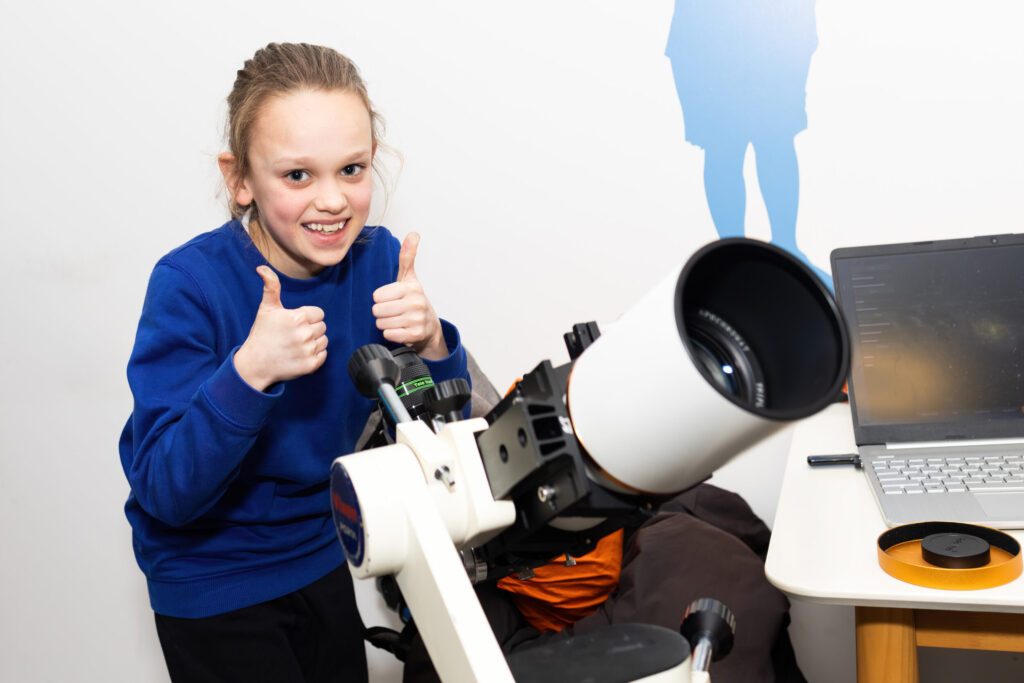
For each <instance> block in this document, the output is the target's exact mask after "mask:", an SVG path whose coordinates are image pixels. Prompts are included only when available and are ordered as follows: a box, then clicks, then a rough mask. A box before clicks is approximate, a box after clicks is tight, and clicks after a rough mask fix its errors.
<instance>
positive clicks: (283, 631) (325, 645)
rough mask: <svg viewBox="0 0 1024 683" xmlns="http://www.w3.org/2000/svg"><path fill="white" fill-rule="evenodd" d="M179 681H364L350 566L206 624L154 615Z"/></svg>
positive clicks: (360, 627) (176, 682) (166, 655)
mask: <svg viewBox="0 0 1024 683" xmlns="http://www.w3.org/2000/svg"><path fill="white" fill-rule="evenodd" d="M156 630H157V634H158V635H159V637H160V646H161V647H162V648H163V651H164V659H165V660H166V661H167V669H168V671H169V672H170V674H171V680H172V681H174V683H207V682H209V683H230V682H234V681H237V682H238V683H243V682H244V683H261V682H263V681H266V682H267V683H350V682H357V683H365V682H366V681H367V672H366V650H365V648H364V646H363V624H362V621H361V619H360V618H359V612H358V610H357V608H356V602H355V593H354V591H353V588H352V577H351V576H350V575H349V572H348V565H347V564H343V565H342V566H341V567H339V568H338V569H336V570H334V571H333V572H331V573H330V574H328V575H327V576H325V577H323V578H322V579H319V580H318V581H316V582H314V583H312V584H310V585H309V586H306V587H305V588H303V589H301V590H297V591H295V592H294V593H290V594H288V595H285V596H282V597H280V598H276V599H274V600H270V601H269V602H264V603H261V604H258V605H252V606H251V607H243V608H242V609H238V610H234V611H232V612H226V613H224V614H218V615H215V616H212V617H204V618H200V619H182V618H178V617H168V616H164V615H162V614H157V615H156Z"/></svg>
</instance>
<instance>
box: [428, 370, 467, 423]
mask: <svg viewBox="0 0 1024 683" xmlns="http://www.w3.org/2000/svg"><path fill="white" fill-rule="evenodd" d="M472 395H473V393H472V391H471V390H470V388H469V382H467V381H466V380H464V379H462V378H461V377H457V378H455V379H446V380H445V381H443V382H439V383H437V384H435V385H434V386H432V387H430V388H429V389H427V390H426V391H425V392H424V394H423V402H424V403H425V404H426V406H427V410H429V411H430V413H431V414H432V415H436V416H438V417H441V418H444V420H445V422H457V421H458V420H460V419H462V409H463V408H464V407H465V406H466V403H468V402H469V399H470V398H471V397H472Z"/></svg>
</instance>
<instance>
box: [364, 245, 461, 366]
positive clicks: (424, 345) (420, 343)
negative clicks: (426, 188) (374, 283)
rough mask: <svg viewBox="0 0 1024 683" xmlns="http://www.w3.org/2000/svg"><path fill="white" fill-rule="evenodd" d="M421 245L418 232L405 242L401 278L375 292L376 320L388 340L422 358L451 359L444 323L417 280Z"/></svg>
mask: <svg viewBox="0 0 1024 683" xmlns="http://www.w3.org/2000/svg"><path fill="white" fill-rule="evenodd" d="M419 244H420V236H419V235H418V234H416V233H415V232H412V233H409V235H408V236H407V237H406V238H405V241H404V242H402V250H401V251H400V252H399V253H398V279H397V280H395V282H392V283H391V284H389V285H384V286H383V287H380V288H378V289H377V290H376V291H375V292H374V293H373V301H374V304H373V317H375V318H376V319H377V329H379V330H383V333H384V338H385V339H387V340H388V341H393V342H396V343H398V344H406V345H407V346H411V347H412V348H413V350H414V351H416V353H418V354H419V355H420V356H422V357H423V358H428V359H430V360H441V359H443V358H446V357H447V356H448V347H447V346H446V345H445V342H444V335H443V334H442V333H441V321H440V320H439V319H438V317H437V313H435V312H434V309H433V307H432V306H431V305H430V301H429V300H428V299H427V295H426V294H424V293H423V286H422V285H421V284H420V281H419V280H418V279H417V278H416V269H415V263H416V249H417V248H418V247H419Z"/></svg>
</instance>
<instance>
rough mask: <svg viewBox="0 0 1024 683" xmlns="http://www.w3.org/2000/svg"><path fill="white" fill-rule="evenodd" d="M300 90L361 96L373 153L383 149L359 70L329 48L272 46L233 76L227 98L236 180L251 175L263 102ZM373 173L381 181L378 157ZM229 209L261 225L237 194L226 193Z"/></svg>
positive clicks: (256, 213) (233, 214)
mask: <svg viewBox="0 0 1024 683" xmlns="http://www.w3.org/2000/svg"><path fill="white" fill-rule="evenodd" d="M296 90H322V91H327V92H330V91H339V90H340V91H345V92H350V93H353V94H355V95H357V96H358V97H359V98H360V99H361V100H362V101H363V104H364V105H366V111H368V112H369V114H370V135H371V140H372V142H373V146H374V148H377V149H380V148H381V147H383V145H382V143H381V139H382V137H383V132H384V120H383V119H382V118H381V116H380V114H379V113H378V112H377V111H376V110H375V109H374V108H373V104H372V103H371V102H370V97H369V95H368V94H367V92H366V85H365V84H364V83H363V79H362V77H361V76H360V75H359V69H358V68H357V67H356V65H355V64H354V63H353V62H352V61H351V60H350V59H348V58H347V57H345V56H343V55H341V54H339V53H338V52H337V51H335V50H332V49H331V48H329V47H322V46H320V45H309V44H308V43H270V44H269V45H267V46H266V47H263V48H260V49H259V50H257V51H256V54H254V55H253V56H252V59H248V60H246V62H245V64H244V65H243V66H242V68H241V69H239V71H238V75H237V76H236V77H235V84H234V86H233V87H232V88H231V93H230V94H229V95H228V122H227V133H226V137H227V142H228V149H229V150H230V152H231V154H232V155H234V157H235V168H234V170H233V174H234V176H235V178H237V179H239V180H240V179H242V178H244V177H245V176H246V175H247V174H248V173H249V158H248V155H249V143H250V141H251V136H252V127H253V124H254V123H255V122H256V118H257V116H258V115H259V113H260V109H261V108H262V107H263V105H264V103H266V102H267V100H269V99H270V98H272V97H278V96H281V95H285V94H287V93H290V92H294V91H296ZM373 170H374V173H376V174H377V176H378V178H381V179H383V178H382V172H381V168H380V166H378V162H377V159H376V156H375V157H374V162H373ZM228 209H229V210H230V211H231V217H232V218H238V217H240V216H241V215H242V214H244V213H245V212H246V211H247V210H248V211H251V213H250V214H249V226H250V231H252V229H253V228H256V229H257V230H259V231H262V228H261V226H259V210H258V207H257V206H256V205H255V203H253V204H252V205H251V206H241V205H239V204H238V203H237V202H236V201H235V197H234V193H233V192H231V191H230V190H229V192H228Z"/></svg>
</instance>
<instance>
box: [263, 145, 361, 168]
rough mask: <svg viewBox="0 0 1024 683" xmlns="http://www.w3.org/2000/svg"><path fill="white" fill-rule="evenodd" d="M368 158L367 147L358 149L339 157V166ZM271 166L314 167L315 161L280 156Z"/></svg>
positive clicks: (310, 158) (305, 157)
mask: <svg viewBox="0 0 1024 683" xmlns="http://www.w3.org/2000/svg"><path fill="white" fill-rule="evenodd" d="M369 157H370V148H369V147H367V148H365V149H358V150H355V151H354V152H350V153H349V154H346V155H344V156H343V157H341V165H342V166H346V165H348V164H351V163H353V162H356V161H362V160H364V159H368V158H369ZM272 164H273V165H274V166H277V165H280V164H287V165H291V166H315V165H316V164H317V160H316V159H314V158H312V157H307V156H297V157H290V156H281V157H277V158H276V159H274V160H273V162H272Z"/></svg>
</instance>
